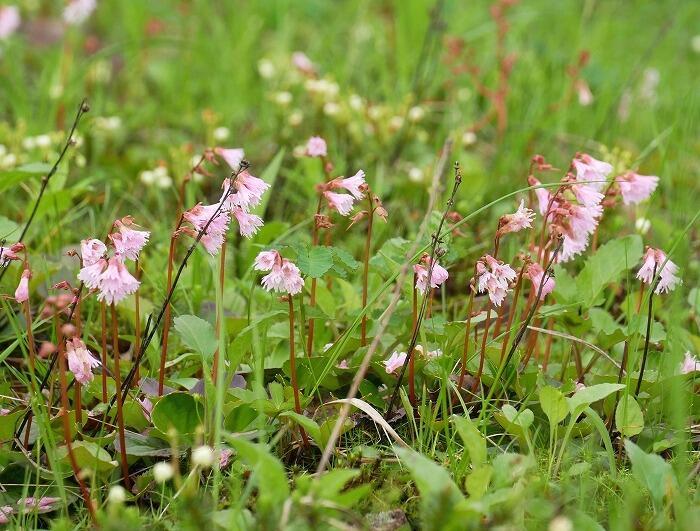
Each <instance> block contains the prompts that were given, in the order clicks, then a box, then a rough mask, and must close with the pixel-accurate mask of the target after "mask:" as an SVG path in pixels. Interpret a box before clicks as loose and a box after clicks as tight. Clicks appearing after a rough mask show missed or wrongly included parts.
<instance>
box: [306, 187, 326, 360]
mask: <svg viewBox="0 0 700 531" xmlns="http://www.w3.org/2000/svg"><path fill="white" fill-rule="evenodd" d="M322 206H323V193H322V192H319V194H318V206H317V207H316V214H315V215H314V224H313V228H312V232H311V245H312V246H313V247H316V246H317V245H318V237H319V234H318V233H319V227H318V223H317V219H318V216H320V215H321V207H322ZM309 306H311V307H312V308H313V307H314V306H316V279H315V278H312V279H311V295H310V297H309ZM314 323H315V321H314V319H313V318H310V319H309V326H308V335H307V337H306V355H307V356H308V357H311V354H312V350H313V346H314Z"/></svg>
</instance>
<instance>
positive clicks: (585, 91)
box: [574, 79, 593, 107]
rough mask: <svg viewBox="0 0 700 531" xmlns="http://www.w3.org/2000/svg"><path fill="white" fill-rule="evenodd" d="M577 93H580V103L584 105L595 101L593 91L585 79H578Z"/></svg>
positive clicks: (575, 84)
mask: <svg viewBox="0 0 700 531" xmlns="http://www.w3.org/2000/svg"><path fill="white" fill-rule="evenodd" d="M574 87H575V88H576V93H577V94H578V103H579V105H581V106H583V107H588V106H589V105H590V104H591V103H593V93H592V92H591V89H590V87H589V86H588V83H586V81H585V80H583V79H577V80H576V82H575V83H574Z"/></svg>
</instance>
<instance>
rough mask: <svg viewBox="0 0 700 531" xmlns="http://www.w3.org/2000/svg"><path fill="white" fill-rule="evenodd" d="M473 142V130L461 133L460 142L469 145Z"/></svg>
mask: <svg viewBox="0 0 700 531" xmlns="http://www.w3.org/2000/svg"><path fill="white" fill-rule="evenodd" d="M474 143H476V133H474V131H465V132H464V134H463V135H462V144H464V145H465V146H471V145H472V144H474Z"/></svg>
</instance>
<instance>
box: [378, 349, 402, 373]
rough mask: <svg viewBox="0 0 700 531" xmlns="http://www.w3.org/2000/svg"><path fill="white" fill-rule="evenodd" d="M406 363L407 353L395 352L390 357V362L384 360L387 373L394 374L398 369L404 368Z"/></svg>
mask: <svg viewBox="0 0 700 531" xmlns="http://www.w3.org/2000/svg"><path fill="white" fill-rule="evenodd" d="M405 362H406V353H405V352H394V353H393V354H392V355H391V356H389V359H388V360H384V361H383V362H382V363H383V364H384V370H386V373H387V374H392V373H393V372H394V371H395V370H396V369H400V368H401V367H403V364H404V363H405Z"/></svg>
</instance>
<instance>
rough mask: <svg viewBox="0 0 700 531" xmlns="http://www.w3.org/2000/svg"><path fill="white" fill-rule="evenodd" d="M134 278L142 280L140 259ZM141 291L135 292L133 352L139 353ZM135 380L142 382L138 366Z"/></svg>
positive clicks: (137, 262)
mask: <svg viewBox="0 0 700 531" xmlns="http://www.w3.org/2000/svg"><path fill="white" fill-rule="evenodd" d="M134 276H135V277H136V280H141V267H140V264H139V259H138V258H137V259H136V261H135V264H134ZM139 293H140V292H139V290H136V291H135V292H134V314H135V316H134V319H135V320H134V350H133V352H138V351H139V348H140V346H141V296H140V295H139ZM134 380H135V381H136V382H138V381H139V380H140V374H139V366H138V365H137V366H136V374H135V375H134Z"/></svg>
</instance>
